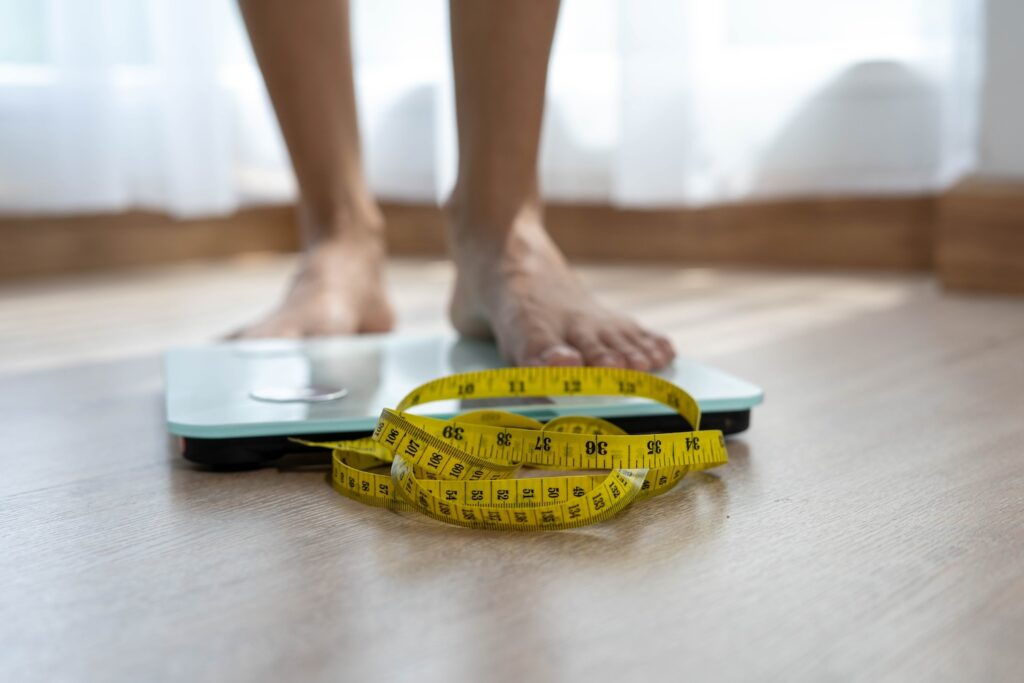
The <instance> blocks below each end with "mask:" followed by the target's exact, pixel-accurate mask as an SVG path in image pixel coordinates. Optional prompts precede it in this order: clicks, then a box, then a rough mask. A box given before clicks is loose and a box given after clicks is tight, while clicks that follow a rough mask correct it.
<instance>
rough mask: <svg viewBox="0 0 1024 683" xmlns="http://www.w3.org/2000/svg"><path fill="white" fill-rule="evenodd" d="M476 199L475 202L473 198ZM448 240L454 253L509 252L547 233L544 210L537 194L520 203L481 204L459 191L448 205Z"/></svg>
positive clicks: (485, 201) (490, 202) (492, 202)
mask: <svg viewBox="0 0 1024 683" xmlns="http://www.w3.org/2000/svg"><path fill="white" fill-rule="evenodd" d="M470 197H472V198H470ZM445 212H446V214H447V216H448V238H449V241H450V244H451V246H452V249H453V251H456V252H458V251H460V250H462V249H463V248H469V249H472V250H474V251H477V252H479V251H484V252H487V253H494V254H497V253H502V252H506V251H508V250H509V248H511V247H512V246H513V245H514V244H515V243H517V242H521V241H523V240H524V239H525V240H529V239H531V236H532V235H533V233H543V210H542V207H541V203H540V199H539V197H537V196H536V195H535V194H532V195H530V196H527V197H523V198H520V199H515V198H501V199H496V200H495V201H487V200H486V197H485V198H484V200H483V201H481V200H480V199H479V198H478V197H476V196H475V195H472V194H471V193H470V192H468V191H465V190H460V189H458V188H457V189H456V190H455V191H454V192H453V193H452V195H451V197H450V198H449V200H448V202H447V203H446V204H445Z"/></svg>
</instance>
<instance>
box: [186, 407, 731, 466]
mask: <svg viewBox="0 0 1024 683" xmlns="http://www.w3.org/2000/svg"><path fill="white" fill-rule="evenodd" d="M607 419H608V421H609V422H612V423H614V424H616V425H618V426H619V427H622V428H623V429H624V430H626V431H627V432H628V433H630V434H656V433H667V432H681V431H688V430H690V426H689V425H688V424H687V423H686V420H684V419H683V418H682V417H680V416H679V415H639V416H636V417H617V418H607ZM700 426H701V429H718V430H721V432H722V433H723V434H725V435H726V436H729V435H730V434H738V433H740V432H742V431H744V430H745V429H747V428H748V427H749V426H750V411H749V410H737V411H733V412H723V413H704V414H703V415H701V425H700ZM369 434H370V432H358V433H348V434H304V435H303V438H304V439H308V440H310V441H339V440H342V439H358V438H360V437H363V436H369ZM182 442H183V444H184V445H183V451H182V454H183V455H184V456H185V458H186V459H188V460H191V461H192V462H194V463H198V464H200V465H205V466H207V467H211V468H225V469H227V468H230V469H238V468H252V467H262V466H264V465H269V464H271V463H272V462H273V461H275V460H277V459H278V458H280V457H281V456H283V455H285V454H287V453H304V452H309V453H318V452H319V453H323V454H324V462H327V459H328V453H327V451H326V450H324V449H319V448H313V447H310V446H303V445H302V444H298V443H295V442H294V441H292V440H290V439H289V438H288V437H284V436H252V437H235V438H227V439H197V438H193V437H183V439H182Z"/></svg>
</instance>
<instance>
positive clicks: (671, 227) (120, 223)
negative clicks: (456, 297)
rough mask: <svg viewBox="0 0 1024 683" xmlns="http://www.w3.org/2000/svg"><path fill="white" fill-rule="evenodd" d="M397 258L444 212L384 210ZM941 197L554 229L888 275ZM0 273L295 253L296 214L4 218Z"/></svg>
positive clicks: (642, 251) (923, 235)
mask: <svg viewBox="0 0 1024 683" xmlns="http://www.w3.org/2000/svg"><path fill="white" fill-rule="evenodd" d="M384 212H385V215H386V217H387V220H388V242H389V247H390V249H391V251H392V252H393V253H396V254H420V255H441V254H443V253H444V251H445V240H444V217H443V215H442V212H441V211H440V210H439V209H438V208H437V207H435V206H428V205H402V204H386V205H385V206H384ZM934 213H935V200H934V198H932V197H893V198H875V199H869V198H845V199H805V200H791V201H777V202H763V203H745V204H736V205H730V206H717V207H710V208H703V209H665V210H654V211H646V210H644V211H641V210H632V209H618V208H614V207H610V206H604V205H561V204H555V205H551V206H549V207H548V209H547V218H546V220H547V224H548V227H549V229H550V231H551V233H552V235H553V236H554V238H555V240H556V241H557V242H558V243H559V244H560V245H561V246H562V247H563V249H565V251H566V253H567V254H568V255H569V257H570V258H576V259H600V260H610V259H614V260H635V261H669V262H677V263H686V264H716V265H717V264H744V265H756V266H791V267H812V268H820V267H829V268H885V269H898V270H927V269H929V268H931V266H932V255H933V240H932V238H933V232H934V231H933V227H934V223H935V220H934ZM0 239H2V241H3V244H4V248H3V249H2V250H0V277H8V278H10V277H20V276H26V275H43V274H52V273H65V272H77V271H84V270H97V269H106V268H115V267H123V266H138V265H150V264H156V263H168V262H174V261H182V260H188V259H205V258H218V257H223V256H228V255H233V254H240V253H244V252H256V251H291V250H294V249H296V248H297V247H298V240H297V237H296V228H295V219H294V212H293V210H292V208H291V207H286V206H277V207H264V208H254V209H247V210H244V211H241V212H239V213H237V214H234V215H232V216H227V217H223V218H214V219H202V220H175V219H172V218H169V217H167V216H162V215H159V214H154V213H147V212H130V213H124V214H118V215H107V216H84V217H47V218H27V219H19V218H0Z"/></svg>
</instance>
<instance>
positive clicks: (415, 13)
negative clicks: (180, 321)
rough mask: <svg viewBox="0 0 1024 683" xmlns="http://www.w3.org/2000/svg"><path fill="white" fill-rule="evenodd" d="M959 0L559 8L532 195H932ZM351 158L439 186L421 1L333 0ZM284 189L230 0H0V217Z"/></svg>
mask: <svg viewBox="0 0 1024 683" xmlns="http://www.w3.org/2000/svg"><path fill="white" fill-rule="evenodd" d="M978 2H979V0H832V1H830V2H820V0H771V1H769V0H565V2H564V3H563V9H562V15H561V18H560V23H559V29H558V34H557V37H556V41H555V49H554V56H553V60H552V65H551V74H550V80H549V86H548V109H547V116H546V120H545V130H544V139H543V151H542V182H543V185H544V190H545V193H546V195H547V196H548V197H549V198H551V199H558V200H569V201H588V202H610V203H613V204H617V205H624V206H666V205H694V204H702V203H707V202H722V201H733V200H739V199H745V198H750V197H780V196H793V195H801V196H802V195H808V194H821V193H872V194H877V193H910V192H921V191H928V190H932V189H936V188H940V187H942V186H944V185H946V184H948V183H949V182H951V181H952V180H953V179H955V178H956V177H958V175H960V174H962V173H963V172H964V171H965V170H967V169H969V168H970V167H971V165H972V164H973V162H974V154H975V142H974V140H975V119H976V109H977V102H978V99H979V98H978V88H979V83H978V81H979V73H980V69H979V64H978V56H977V55H978V54H979V42H980V40H981V36H980V26H981V21H980V17H979V16H978V15H979V8H978V7H977V4H978ZM353 12H354V28H355V44H356V60H357V69H358V73H357V81H358V88H359V97H360V119H361V125H362V130H363V138H364V145H365V150H366V157H367V172H368V174H369V176H370V180H371V184H372V185H373V187H374V189H375V190H376V191H377V192H378V193H379V194H380V195H381V196H383V197H385V198H390V199H399V200H410V201H436V200H439V199H441V198H443V197H444V196H445V194H446V193H447V191H448V188H449V187H450V186H451V183H452V181H453V180H454V168H455V161H456V154H457V151H456V149H455V145H454V139H455V135H454V107H453V102H452V85H451V76H450V66H449V61H448V60H449V54H448V45H447V41H448V35H447V6H446V3H445V2H443V0H355V2H354V5H353ZM293 195H294V180H293V178H292V175H291V172H290V170H289V168H288V163H287V155H286V153H285V150H284V147H283V144H282V142H281V139H280V134H279V133H278V131H277V128H276V125H275V123H274V119H273V114H272V112H271V110H270V107H269V103H268V100H267V97H266V94H265V92H264V89H263V86H262V82H261V80H260V77H259V73H258V71H257V70H256V68H255V65H254V62H253V58H252V54H251V51H250V49H249V47H248V44H247V42H246V39H245V35H244V31H243V28H242V25H241V22H240V19H239V16H238V11H237V9H236V7H235V6H234V4H233V2H232V0H86V1H83V0H47V1H41V0H0V211H3V212H6V213H11V212H64V211H111V210H118V209H124V208H127V207H135V206H142V207H148V208H158V209H163V210H167V211H170V212H172V213H175V214H179V215H192V214H202V213H218V212H225V211H230V210H232V209H234V208H236V207H238V206H239V205H243V204H251V203H260V202H278V201H282V200H287V199H289V198H291V197H292V196H293Z"/></svg>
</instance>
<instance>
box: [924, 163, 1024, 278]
mask: <svg viewBox="0 0 1024 683" xmlns="http://www.w3.org/2000/svg"><path fill="white" fill-rule="evenodd" d="M939 216H940V221H939V230H938V234H937V236H936V270H937V272H938V276H939V279H940V280H941V281H942V283H943V285H945V286H946V287H948V288H950V289H964V290H984V291H995V292H1016V293H1024V182H1022V181H1006V180H1002V181H1000V180H993V179H989V178H972V179H969V180H966V181H964V182H962V183H960V184H958V185H957V186H956V187H954V188H952V189H951V190H950V191H949V192H947V193H946V194H945V195H944V196H943V198H942V201H941V203H940V205H939Z"/></svg>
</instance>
